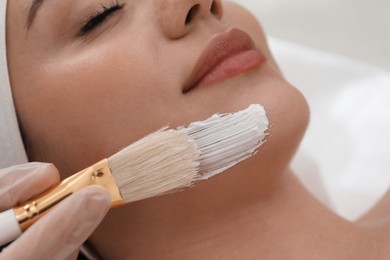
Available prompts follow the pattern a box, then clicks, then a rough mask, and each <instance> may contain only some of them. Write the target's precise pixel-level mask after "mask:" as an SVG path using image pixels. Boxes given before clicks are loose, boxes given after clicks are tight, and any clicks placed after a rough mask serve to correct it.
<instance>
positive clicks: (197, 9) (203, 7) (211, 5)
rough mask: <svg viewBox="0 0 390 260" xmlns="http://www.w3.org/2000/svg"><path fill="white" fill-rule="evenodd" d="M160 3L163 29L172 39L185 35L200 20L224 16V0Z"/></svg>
mask: <svg viewBox="0 0 390 260" xmlns="http://www.w3.org/2000/svg"><path fill="white" fill-rule="evenodd" d="M160 3H161V7H162V8H161V9H160V10H159V11H158V12H159V13H160V15H161V16H160V18H161V25H162V29H163V32H164V33H165V35H166V36H167V37H168V38H170V39H178V38H182V37H184V36H185V35H187V34H188V33H189V32H190V31H191V28H193V27H194V26H195V24H196V23H197V22H198V21H201V20H206V19H210V18H214V19H218V20H220V19H221V18H222V13H223V8H222V0H161V1H160Z"/></svg>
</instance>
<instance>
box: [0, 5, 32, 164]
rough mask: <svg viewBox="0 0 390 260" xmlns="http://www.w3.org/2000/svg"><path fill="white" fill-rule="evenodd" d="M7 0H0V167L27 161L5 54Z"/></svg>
mask: <svg viewBox="0 0 390 260" xmlns="http://www.w3.org/2000/svg"><path fill="white" fill-rule="evenodd" d="M6 7H7V0H0V168H4V167H8V166H11V165H15V164H22V163H26V162H27V156H26V152H25V150H24V146H23V141H22V138H21V135H20V131H19V127H18V122H17V120H16V113H15V108H14V103H13V99H12V93H11V86H10V81H9V76H8V67H7V55H6V41H5V37H6V35H5V29H6V26H5V24H6V10H7V8H6Z"/></svg>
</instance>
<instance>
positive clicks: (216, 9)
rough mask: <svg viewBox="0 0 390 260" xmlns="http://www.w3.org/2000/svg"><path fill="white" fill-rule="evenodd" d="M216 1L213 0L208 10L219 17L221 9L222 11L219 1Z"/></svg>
mask: <svg viewBox="0 0 390 260" xmlns="http://www.w3.org/2000/svg"><path fill="white" fill-rule="evenodd" d="M217 2H218V1H215V0H213V3H212V4H211V7H210V12H211V13H212V14H213V15H214V16H216V17H219V18H221V17H222V12H223V11H222V8H221V5H220V4H219V3H217Z"/></svg>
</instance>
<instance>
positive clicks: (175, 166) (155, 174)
mask: <svg viewBox="0 0 390 260" xmlns="http://www.w3.org/2000/svg"><path fill="white" fill-rule="evenodd" d="M108 161H109V164H110V167H111V171H112V173H113V176H114V178H115V180H116V182H117V185H118V187H119V190H120V192H121V194H122V196H123V200H124V201H125V202H126V203H128V202H133V201H138V200H142V199H146V198H150V197H155V196H159V195H162V194H166V193H169V192H172V191H175V190H178V189H181V188H184V187H188V186H191V184H192V183H193V182H194V181H195V180H196V179H198V167H199V151H198V149H197V146H196V144H195V143H194V141H193V140H192V139H191V138H190V137H189V136H188V135H186V134H185V133H183V132H179V131H176V130H165V131H158V132H156V133H153V134H151V135H149V136H147V137H145V138H143V139H141V140H139V141H137V142H135V143H133V144H131V145H129V146H128V147H126V148H125V149H123V150H121V151H120V152H118V153H116V154H114V155H113V156H111V157H110V158H108Z"/></svg>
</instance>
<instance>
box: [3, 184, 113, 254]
mask: <svg viewBox="0 0 390 260" xmlns="http://www.w3.org/2000/svg"><path fill="white" fill-rule="evenodd" d="M110 206H111V198H110V196H109V195H108V193H107V191H106V190H105V189H104V188H102V187H100V186H90V187H87V188H85V189H83V190H81V191H79V192H77V193H75V194H73V195H71V196H69V197H68V198H66V199H65V200H64V201H63V202H61V203H60V204H59V205H57V206H56V207H54V208H53V209H52V210H51V211H50V212H48V213H47V214H46V215H45V216H43V217H42V218H41V219H39V220H38V221H37V222H36V223H35V224H34V225H33V226H31V227H30V228H29V229H28V230H27V231H26V232H25V233H24V234H23V235H22V236H21V237H20V238H19V239H17V240H16V241H15V242H13V243H12V244H11V245H10V246H9V247H7V248H6V249H5V250H3V254H2V255H1V257H4V259H64V258H66V257H67V256H69V255H70V254H72V253H74V252H75V251H76V250H77V249H78V248H79V247H80V246H81V245H82V244H83V243H84V241H85V240H86V239H87V238H88V237H89V236H90V235H91V233H92V232H93V231H94V229H95V228H96V227H97V226H98V224H99V223H100V222H101V220H102V219H103V217H104V216H105V214H106V213H107V211H108V209H109V208H110Z"/></svg>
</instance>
